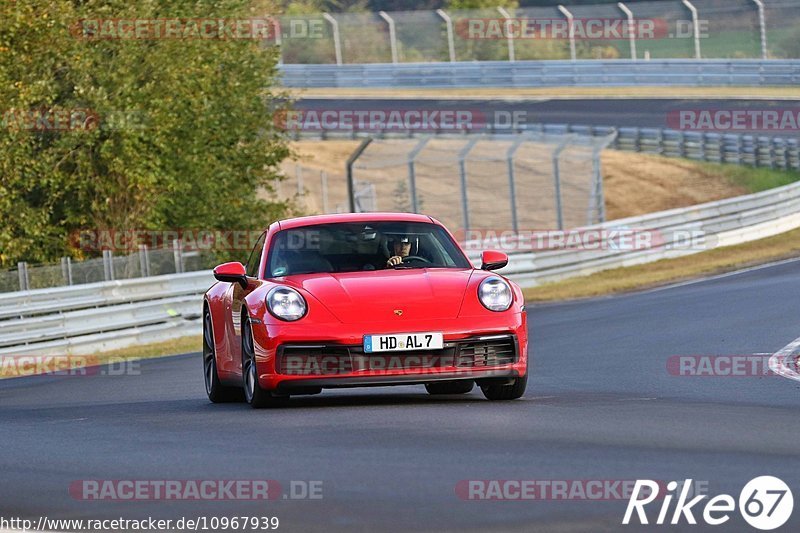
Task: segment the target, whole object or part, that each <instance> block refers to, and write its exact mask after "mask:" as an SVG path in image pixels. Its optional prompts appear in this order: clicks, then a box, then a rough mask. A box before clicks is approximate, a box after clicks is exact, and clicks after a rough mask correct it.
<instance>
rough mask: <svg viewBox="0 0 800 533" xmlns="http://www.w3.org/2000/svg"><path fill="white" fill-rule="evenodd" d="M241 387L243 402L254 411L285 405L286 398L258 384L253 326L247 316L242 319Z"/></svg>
mask: <svg viewBox="0 0 800 533" xmlns="http://www.w3.org/2000/svg"><path fill="white" fill-rule="evenodd" d="M242 385H243V388H244V401H246V402H247V403H249V404H250V406H251V407H253V408H254V409H261V408H263V407H278V406H280V405H285V404H286V401H287V400H288V399H289V397H288V396H274V395H273V394H272V392H270V391H268V390H266V389H262V388H261V385H259V384H258V370H257V368H256V350H255V347H254V345H253V326H252V324H251V323H250V319H249V317H247V316H243V317H242Z"/></svg>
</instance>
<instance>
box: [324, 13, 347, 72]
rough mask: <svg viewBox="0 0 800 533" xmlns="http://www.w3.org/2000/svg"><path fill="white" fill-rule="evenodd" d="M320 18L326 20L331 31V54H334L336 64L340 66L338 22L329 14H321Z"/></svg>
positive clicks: (340, 42)
mask: <svg viewBox="0 0 800 533" xmlns="http://www.w3.org/2000/svg"><path fill="white" fill-rule="evenodd" d="M322 18H324V19H325V20H327V21H328V22H329V23H330V25H331V29H332V30H333V52H334V54H336V64H337V65H341V64H342V39H341V35H339V22H338V21H337V20H336V19H335V18H333V17H332V16H331V15H330V13H323V14H322Z"/></svg>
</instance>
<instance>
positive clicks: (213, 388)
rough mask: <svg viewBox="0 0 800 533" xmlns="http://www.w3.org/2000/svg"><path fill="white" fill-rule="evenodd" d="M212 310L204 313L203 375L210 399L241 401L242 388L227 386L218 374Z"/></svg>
mask: <svg viewBox="0 0 800 533" xmlns="http://www.w3.org/2000/svg"><path fill="white" fill-rule="evenodd" d="M211 324H212V322H211V312H210V311H209V310H208V309H206V311H205V313H203V376H204V381H205V384H206V394H207V395H208V399H209V400H211V401H212V402H214V403H226V402H241V401H242V399H243V396H242V389H240V388H238V387H227V386H225V385H223V384H222V382H220V380H219V374H217V354H216V351H215V350H214V330H213V329H212V327H211Z"/></svg>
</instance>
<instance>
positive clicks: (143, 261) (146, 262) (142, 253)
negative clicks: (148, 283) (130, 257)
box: [139, 244, 150, 278]
mask: <svg viewBox="0 0 800 533" xmlns="http://www.w3.org/2000/svg"><path fill="white" fill-rule="evenodd" d="M139 270H140V272H141V273H142V277H143V278H147V277H150V254H148V253H147V245H146V244H140V245H139Z"/></svg>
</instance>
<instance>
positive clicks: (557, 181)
mask: <svg viewBox="0 0 800 533" xmlns="http://www.w3.org/2000/svg"><path fill="white" fill-rule="evenodd" d="M570 141H572V136H570V135H567V136H566V137H565V138H564V139H563V140H562V141H561V142H560V143H558V146H557V147H556V149H555V150H554V151H553V185H554V189H555V193H554V196H555V206H556V222H557V224H558V230H559V231H563V230H564V211H563V207H562V205H561V169H560V163H559V158H560V157H561V152H563V151H564V149H565V148H566V147H567V145H568V144H569V143H570Z"/></svg>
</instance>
